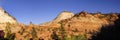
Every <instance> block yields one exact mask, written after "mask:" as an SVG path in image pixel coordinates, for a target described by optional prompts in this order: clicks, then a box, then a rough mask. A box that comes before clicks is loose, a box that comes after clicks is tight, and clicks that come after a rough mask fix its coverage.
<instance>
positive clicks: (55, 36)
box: [51, 29, 60, 40]
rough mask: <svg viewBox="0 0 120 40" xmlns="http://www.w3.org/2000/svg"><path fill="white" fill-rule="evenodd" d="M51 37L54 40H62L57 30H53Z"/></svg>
mask: <svg viewBox="0 0 120 40" xmlns="http://www.w3.org/2000/svg"><path fill="white" fill-rule="evenodd" d="M51 37H52V40H60V38H59V37H58V35H57V34H56V30H55V29H54V30H53V33H52V35H51Z"/></svg>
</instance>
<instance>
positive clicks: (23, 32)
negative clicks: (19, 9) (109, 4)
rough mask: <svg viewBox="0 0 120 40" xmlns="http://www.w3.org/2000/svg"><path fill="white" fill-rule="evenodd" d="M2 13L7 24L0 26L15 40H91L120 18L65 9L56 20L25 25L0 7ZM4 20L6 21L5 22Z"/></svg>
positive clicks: (0, 18)
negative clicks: (76, 12) (75, 12)
mask: <svg viewBox="0 0 120 40" xmlns="http://www.w3.org/2000/svg"><path fill="white" fill-rule="evenodd" d="M0 15H5V17H4V16H0V20H2V21H0V23H3V24H4V25H5V26H0V29H2V30H4V32H5V36H4V37H5V38H7V36H8V37H9V35H14V39H13V40H63V39H66V40H67V39H70V40H71V39H72V38H74V39H73V40H76V39H81V37H82V39H84V40H89V39H91V37H92V36H93V35H95V34H96V33H98V32H100V30H101V28H102V27H105V26H110V25H114V22H115V21H116V20H117V19H119V18H120V17H119V16H118V15H120V14H115V13H112V14H102V13H100V12H98V13H88V12H86V11H82V12H80V13H78V14H74V13H72V12H68V11H63V12H61V13H60V14H59V15H58V16H57V17H56V18H55V19H54V20H52V21H50V22H47V23H43V24H42V25H34V24H32V22H31V23H30V24H29V25H25V24H20V23H17V21H16V20H15V19H14V17H12V16H9V14H8V13H6V11H4V10H3V9H2V8H0ZM2 18H4V19H2ZM8 19H9V20H8ZM3 20H6V21H4V22H3ZM7 20H8V21H7ZM11 20H12V21H11ZM7 22H9V23H7ZM3 24H2V25H3ZM0 25H1V24H0ZM10 37H13V36H10ZM75 38H76V39H75ZM8 39H10V38H8ZM82 39H81V40H82Z"/></svg>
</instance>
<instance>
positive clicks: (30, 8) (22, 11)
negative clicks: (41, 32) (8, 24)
mask: <svg viewBox="0 0 120 40" xmlns="http://www.w3.org/2000/svg"><path fill="white" fill-rule="evenodd" d="M0 6H1V7H3V8H4V9H5V10H6V11H7V12H8V13H9V14H10V15H12V16H13V17H15V18H16V19H17V21H18V22H19V23H24V24H29V23H30V21H31V22H32V23H34V24H40V23H43V22H48V21H50V20H53V19H54V18H55V17H56V16H57V15H58V14H59V13H60V12H62V11H70V12H73V13H75V14H76V13H79V12H81V11H83V10H85V11H87V12H97V11H100V12H102V13H110V12H117V13H120V0H0Z"/></svg>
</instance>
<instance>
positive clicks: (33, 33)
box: [31, 27, 37, 39]
mask: <svg viewBox="0 0 120 40" xmlns="http://www.w3.org/2000/svg"><path fill="white" fill-rule="evenodd" d="M31 34H32V38H33V39H35V38H37V35H36V34H37V32H36V30H35V28H34V27H32V31H31Z"/></svg>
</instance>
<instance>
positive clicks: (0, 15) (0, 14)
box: [0, 7, 17, 23]
mask: <svg viewBox="0 0 120 40" xmlns="http://www.w3.org/2000/svg"><path fill="white" fill-rule="evenodd" d="M7 22H9V23H17V21H16V19H15V18H14V17H12V16H10V15H9V14H8V13H7V12H6V11H5V10H4V9H3V8H2V7H0V23H7Z"/></svg>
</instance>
